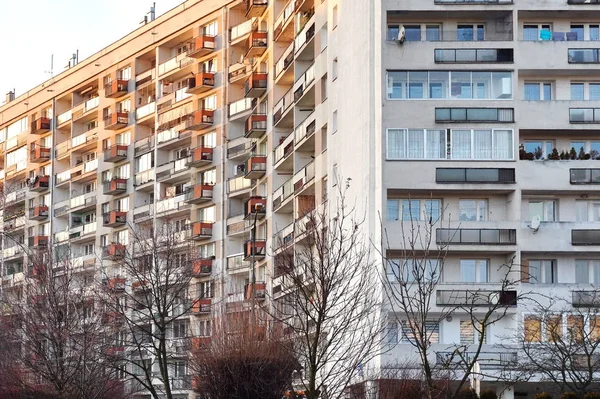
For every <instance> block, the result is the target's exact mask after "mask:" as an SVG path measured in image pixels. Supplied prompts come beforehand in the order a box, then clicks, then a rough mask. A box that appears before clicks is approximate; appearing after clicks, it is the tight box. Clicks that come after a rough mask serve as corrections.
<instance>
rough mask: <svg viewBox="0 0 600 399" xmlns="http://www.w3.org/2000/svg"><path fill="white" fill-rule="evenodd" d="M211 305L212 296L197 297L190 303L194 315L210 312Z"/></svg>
mask: <svg viewBox="0 0 600 399" xmlns="http://www.w3.org/2000/svg"><path fill="white" fill-rule="evenodd" d="M211 306H212V298H202V299H198V300H196V301H195V302H194V304H193V305H192V313H194V314H195V315H206V314H210V311H211Z"/></svg>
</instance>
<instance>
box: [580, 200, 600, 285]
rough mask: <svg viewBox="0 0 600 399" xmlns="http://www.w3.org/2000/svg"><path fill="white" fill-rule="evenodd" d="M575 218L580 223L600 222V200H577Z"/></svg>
mask: <svg viewBox="0 0 600 399" xmlns="http://www.w3.org/2000/svg"><path fill="white" fill-rule="evenodd" d="M575 216H576V221H578V222H600V200H576V201H575ZM599 283H600V281H599Z"/></svg>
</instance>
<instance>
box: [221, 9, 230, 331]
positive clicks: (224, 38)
mask: <svg viewBox="0 0 600 399" xmlns="http://www.w3.org/2000/svg"><path fill="white" fill-rule="evenodd" d="M221 10H222V15H223V18H222V19H223V26H222V29H223V34H222V35H221V52H222V54H223V63H222V68H221V69H222V71H223V72H222V76H221V91H222V95H221V97H222V101H221V115H222V123H221V131H222V134H221V282H220V283H221V284H220V285H221V287H220V291H221V299H225V295H226V288H225V284H226V282H227V279H228V277H227V276H226V268H227V257H226V254H225V241H226V239H227V218H226V213H225V212H226V210H227V209H226V207H225V203H226V201H227V203H229V199H228V198H227V187H226V185H227V181H226V176H227V175H226V173H225V169H226V166H227V147H228V145H227V128H228V126H229V125H228V123H229V121H228V120H227V119H226V118H227V117H228V112H227V111H228V109H227V84H226V83H227V82H228V73H227V71H228V70H229V69H228V68H229V28H228V27H229V10H228V8H227V6H224V7H223V8H222V9H221ZM225 306H227V305H226V304H225V305H224V306H223V308H222V309H221V310H222V313H221V314H222V315H224V314H225V313H226V310H225ZM223 319H224V318H223V317H221V323H222V324H221V330H222V331H223V327H224V323H223Z"/></svg>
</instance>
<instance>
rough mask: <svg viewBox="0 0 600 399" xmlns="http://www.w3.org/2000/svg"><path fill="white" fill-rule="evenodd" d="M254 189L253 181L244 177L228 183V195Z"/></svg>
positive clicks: (232, 179)
mask: <svg viewBox="0 0 600 399" xmlns="http://www.w3.org/2000/svg"><path fill="white" fill-rule="evenodd" d="M250 187H252V180H250V179H246V178H245V177H244V176H238V177H234V178H231V179H229V180H228V181H227V188H228V189H229V190H228V193H229V194H232V193H235V192H237V191H241V190H246V189H249V188H250Z"/></svg>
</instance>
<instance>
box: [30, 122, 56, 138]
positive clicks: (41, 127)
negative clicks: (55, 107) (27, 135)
mask: <svg viewBox="0 0 600 399" xmlns="http://www.w3.org/2000/svg"><path fill="white" fill-rule="evenodd" d="M50 129H52V120H51V119H50V118H38V119H36V120H34V121H33V122H31V134H44V133H47V132H49V131H50Z"/></svg>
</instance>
